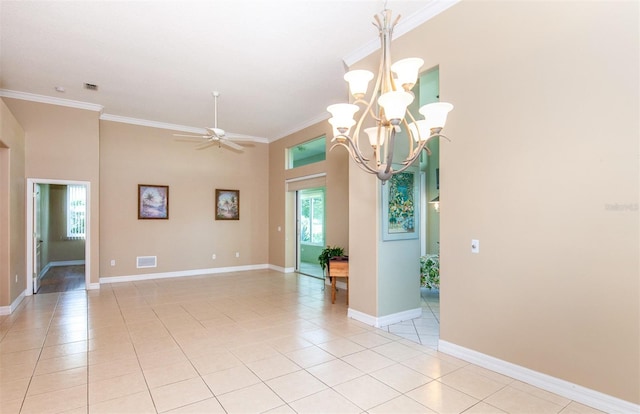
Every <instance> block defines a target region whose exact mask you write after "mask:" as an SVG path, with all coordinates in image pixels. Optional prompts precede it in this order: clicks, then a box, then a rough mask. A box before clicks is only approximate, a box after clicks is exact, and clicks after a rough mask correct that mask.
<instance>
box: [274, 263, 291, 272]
mask: <svg viewBox="0 0 640 414" xmlns="http://www.w3.org/2000/svg"><path fill="white" fill-rule="evenodd" d="M269 269H271V270H275V271H276V272H280V273H293V272H295V271H296V268H295V267H281V266H276V265H274V264H270V265H269Z"/></svg>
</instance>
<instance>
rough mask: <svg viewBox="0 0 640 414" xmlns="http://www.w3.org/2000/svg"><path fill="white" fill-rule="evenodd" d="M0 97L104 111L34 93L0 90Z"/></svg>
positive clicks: (88, 104)
mask: <svg viewBox="0 0 640 414" xmlns="http://www.w3.org/2000/svg"><path fill="white" fill-rule="evenodd" d="M0 96H1V97H3V98H13V99H21V100H23V101H32V102H40V103H45V104H51V105H60V106H66V107H69V108H76V109H85V110H87V111H95V112H100V113H102V111H103V110H104V106H102V105H99V104H93V103H89V102H81V101H73V100H71V99H63V98H54V97H52V96H46V95H38V94H35V93H28V92H20V91H12V90H8V89H0Z"/></svg>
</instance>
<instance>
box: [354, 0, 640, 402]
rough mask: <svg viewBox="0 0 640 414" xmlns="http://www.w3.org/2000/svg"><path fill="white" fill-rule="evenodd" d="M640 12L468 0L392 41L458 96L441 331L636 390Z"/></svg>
mask: <svg viewBox="0 0 640 414" xmlns="http://www.w3.org/2000/svg"><path fill="white" fill-rule="evenodd" d="M638 16H639V3H638V2H578V3H576V2H473V1H463V2H461V3H459V4H458V5H456V6H454V7H452V8H450V9H449V10H447V11H446V12H444V13H442V14H441V15H439V16H437V17H436V18H435V19H433V20H432V21H430V22H429V23H427V24H425V25H423V26H421V27H420V28H418V29H416V30H415V31H413V32H411V33H409V34H407V35H405V36H403V37H401V38H399V39H397V40H396V41H395V42H394V49H393V53H394V59H395V60H397V59H400V58H403V57H408V56H411V55H416V56H419V57H422V58H424V59H425V68H429V67H433V66H435V65H440V93H441V95H440V96H441V100H443V101H449V102H452V103H453V104H454V105H455V109H454V111H453V112H452V113H451V116H450V120H449V123H448V126H447V129H446V133H447V135H448V136H449V137H450V138H452V139H453V142H452V143H448V142H445V143H441V146H440V151H441V168H442V171H445V172H446V173H444V174H442V176H441V177H440V182H441V195H442V199H443V200H444V202H443V203H442V210H441V213H440V216H441V266H442V269H441V271H442V289H441V292H440V293H441V339H442V340H445V341H448V342H451V343H454V344H457V345H460V346H463V347H466V348H469V349H472V350H476V351H479V352H481V353H484V354H487V355H491V356H494V357H497V358H500V359H502V360H505V361H509V362H512V363H515V364H518V365H521V366H524V367H527V368H530V369H533V370H535V371H538V372H542V373H546V374H549V375H551V376H553V377H557V378H561V379H564V380H567V381H570V382H572V383H576V384H579V385H582V386H585V387H587V388H591V389H594V390H597V391H600V392H603V393H606V394H609V395H612V396H615V397H618V398H621V399H623V400H626V401H630V402H633V403H636V404H637V403H640V391H639V390H640V369H639V368H640V353H639V352H638V350H639V349H640V342H639V341H640V331H639V329H640V328H639V327H640V315H639V312H640V304H639V295H640V284H639V283H640V282H639V280H640V277H639V254H640V246H639V220H638V217H639V213H638V192H639V169H638V165H639V163H638V152H639V151H638V150H639V148H638V136H639V135H640V134H639V128H638V113H640V107H639V104H638V90H639V86H640V85H639V82H638V77H639V73H640V68H639V67H638V62H639V50H640V47H639V46H640V45H639V40H638V39H639V37H638V32H639V25H638ZM352 186H353V182H352ZM352 200H353V197H352ZM354 207H355V206H354V204H351V208H352V209H353V208H354ZM351 236H352V238H351V243H352V245H354V244H357V243H359V239H358V238H357V237H356V236H354V233H353V231H352V232H351ZM472 238H473V239H479V240H480V253H479V254H472V253H471V252H470V242H471V239H472ZM352 251H353V248H352ZM354 282H355V281H354ZM355 290H356V289H355V286H353V291H355ZM354 302H355V300H354Z"/></svg>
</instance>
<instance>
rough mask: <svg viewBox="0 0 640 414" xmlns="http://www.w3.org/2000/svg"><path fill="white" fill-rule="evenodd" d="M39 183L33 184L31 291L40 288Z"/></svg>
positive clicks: (40, 230) (40, 221)
mask: <svg viewBox="0 0 640 414" xmlns="http://www.w3.org/2000/svg"><path fill="white" fill-rule="evenodd" d="M40 206H41V205H40V184H37V183H36V184H33V237H32V248H33V255H32V257H33V293H37V292H38V289H40V278H39V276H40V269H41V267H42V255H41V253H42V252H41V250H42V234H41V233H42V228H41V227H42V218H41V216H42V215H41V211H40V210H41V208H40Z"/></svg>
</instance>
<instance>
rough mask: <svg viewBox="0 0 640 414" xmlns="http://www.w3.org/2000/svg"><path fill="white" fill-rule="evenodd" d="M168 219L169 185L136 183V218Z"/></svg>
mask: <svg viewBox="0 0 640 414" xmlns="http://www.w3.org/2000/svg"><path fill="white" fill-rule="evenodd" d="M168 219H169V186H168V185H152V184H138V220H168Z"/></svg>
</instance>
